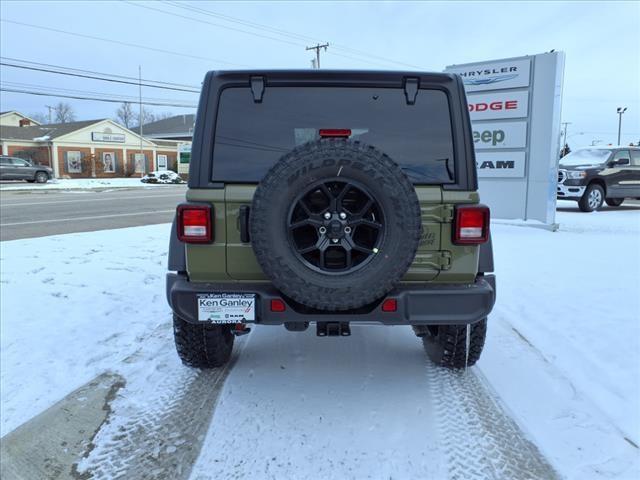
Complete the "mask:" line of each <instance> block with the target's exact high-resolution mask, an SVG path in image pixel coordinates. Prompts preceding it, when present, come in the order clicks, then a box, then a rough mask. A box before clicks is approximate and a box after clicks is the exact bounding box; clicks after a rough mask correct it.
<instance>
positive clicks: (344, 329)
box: [316, 322, 351, 337]
mask: <svg viewBox="0 0 640 480" xmlns="http://www.w3.org/2000/svg"><path fill="white" fill-rule="evenodd" d="M316 335H318V336H319V337H338V336H340V337H348V336H349V335H351V328H350V327H349V322H318V323H317V324H316Z"/></svg>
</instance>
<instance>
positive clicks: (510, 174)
mask: <svg viewBox="0 0 640 480" xmlns="http://www.w3.org/2000/svg"><path fill="white" fill-rule="evenodd" d="M524 159H525V153H524V152H478V153H476V165H477V166H478V176H479V177H481V178H482V177H492V178H496V177H507V178H516V177H524Z"/></svg>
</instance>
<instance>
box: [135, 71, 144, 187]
mask: <svg viewBox="0 0 640 480" xmlns="http://www.w3.org/2000/svg"><path fill="white" fill-rule="evenodd" d="M138 98H139V100H140V121H139V122H138V123H139V124H140V132H139V135H140V158H142V162H143V163H142V169H141V170H142V171H141V172H140V177H143V176H144V171H145V170H146V165H145V164H146V162H145V161H144V153H143V150H142V124H143V123H144V122H143V119H142V67H141V66H140V65H138ZM135 168H136V161H135V159H134V160H133V169H134V171H135Z"/></svg>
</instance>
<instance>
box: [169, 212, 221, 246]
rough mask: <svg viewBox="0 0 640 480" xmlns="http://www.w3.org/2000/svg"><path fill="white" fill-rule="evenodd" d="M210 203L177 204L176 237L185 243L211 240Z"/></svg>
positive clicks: (211, 219)
mask: <svg viewBox="0 0 640 480" xmlns="http://www.w3.org/2000/svg"><path fill="white" fill-rule="evenodd" d="M211 213H212V212H211V206H210V205H195V204H194V205H191V204H185V205H178V210H177V217H178V222H177V227H178V239H179V240H180V241H181V242H185V243H211V242H212V241H213V218H212V217H213V215H212V214H211Z"/></svg>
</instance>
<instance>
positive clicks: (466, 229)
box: [453, 205, 489, 245]
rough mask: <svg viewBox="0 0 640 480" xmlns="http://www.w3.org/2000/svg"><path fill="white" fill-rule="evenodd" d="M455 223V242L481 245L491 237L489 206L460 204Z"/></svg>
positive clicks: (457, 208)
mask: <svg viewBox="0 0 640 480" xmlns="http://www.w3.org/2000/svg"><path fill="white" fill-rule="evenodd" d="M455 212H456V213H455V219H454V223H453V243H454V244H456V245H479V244H481V243H485V242H486V241H487V240H488V239H489V207H487V206H485V205H458V206H457V207H456V210H455Z"/></svg>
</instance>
